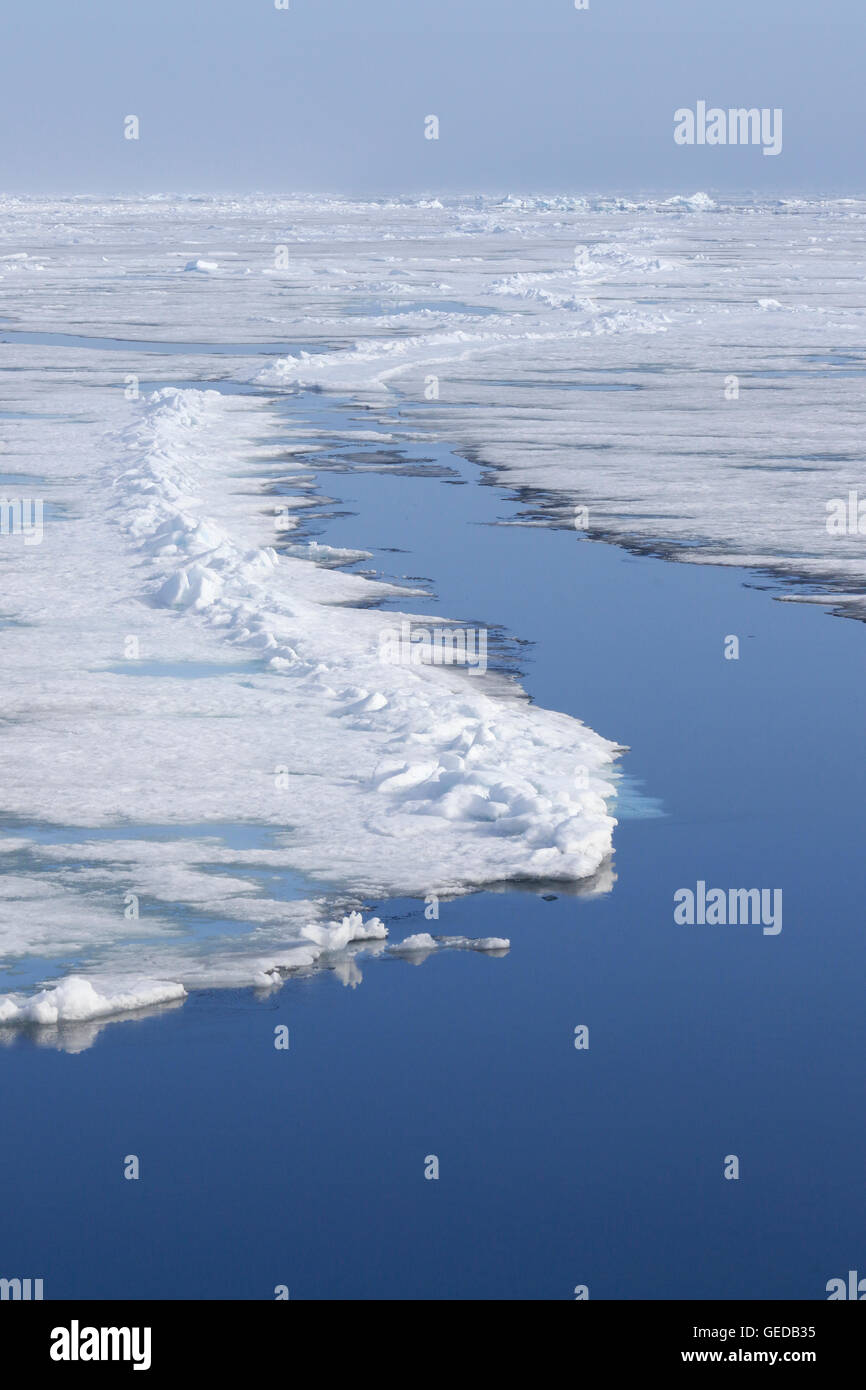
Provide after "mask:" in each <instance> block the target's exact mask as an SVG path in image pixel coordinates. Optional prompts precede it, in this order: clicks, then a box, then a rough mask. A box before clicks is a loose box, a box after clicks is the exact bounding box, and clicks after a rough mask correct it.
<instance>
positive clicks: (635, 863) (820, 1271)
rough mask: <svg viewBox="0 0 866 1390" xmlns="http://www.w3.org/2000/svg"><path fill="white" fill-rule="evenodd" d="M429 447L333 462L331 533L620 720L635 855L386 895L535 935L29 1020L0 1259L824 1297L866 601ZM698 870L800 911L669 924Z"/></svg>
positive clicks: (428, 1286)
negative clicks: (569, 505) (551, 873)
mask: <svg viewBox="0 0 866 1390" xmlns="http://www.w3.org/2000/svg"><path fill="white" fill-rule="evenodd" d="M302 405H303V408H304V409H305V410H313V409H319V410H320V412H321V416H320V418H321V419H326V418H327V415H328V412H329V411H333V410H334V407H333V406H332V405H330V404H328V403H327V402H322V403H321V404H319V405H316V403H315V402H311V401H310V400H306V401H304V402H302ZM378 447H379V448H380V449H381V446H378ZM352 452H353V454H357V453H358V446H357V445H354V446H353V448H352ZM414 453H415V454H416V455H417V458H413V449H412V448H409V449H408V450H406V451H404V459H403V462H404V463H406V464H407V465H408V466H407V467H406V468H405V469H404V471H402V472H401V471H394V469H393V468H391V469H388V468H385V470H384V471H382V472H373V471H358V470H355V469H353V468H352V466H351V463H350V462H347V463H346V472H345V473H343V474H340V473H337V474H336V475H335V474H333V473H331V474H330V476H329V477H328V480H327V489H328V492H329V494H330V495H331V496H337V497H338V498H339V507H338V508H337V507H331V508H330V512H326V511H325V509H324V508H322V510H321V514H320V515H319V516H318V517H313V518H311V519H310V520H309V521H308V525H309V526H310V528H311V529H310V534H317V535H318V536H319V538H320V539H322V540H324V541H326V542H327V543H329V544H331V545H336V546H346V547H361V548H364V549H366V550H369V551H373V552H374V559H373V561H367V562H364V564H363V565H362V567H363V568H369V567H371V566H372V565H375V566H377V567H378V568H379V569H380V570H381V571H382V572H383V573H385V574H387V575H388V576H392V575H395V576H398V577H402V576H404V575H412V576H426V577H428V578H429V580H430V587H431V598H430V599H429V600H424V599H417V600H415V599H413V600H412V607H413V609H414V610H415V611H419V612H423V611H429V612H441V613H445V614H448V615H449V616H451V617H459V618H461V619H462V620H463V621H464V622H466V623H472V622H475V623H478V624H481V623H483V624H485V625H487V626H489V627H491V628H496V629H497V631H498V632H499V634H500V635H501V639H502V640H501V643H500V645H499V647H498V649H497V650H498V652H499V654H500V655H501V658H502V660H503V661H504V662H505V663H506V664H512V665H517V666H518V667H519V669H520V670H521V672H522V676H523V683H524V685H525V687H526V689H527V690H528V691H529V693H530V694H531V696H532V697H533V698H534V699H536V700H537V701H538V702H539V703H541V704H544V705H548V706H551V707H553V708H557V709H562V710H566V711H568V712H570V713H573V714H575V715H577V716H579V717H580V718H582V719H584V720H585V721H586V722H587V723H588V724H589V725H590V726H591V727H593V728H594V729H596V730H597V731H598V732H600V733H602V734H604V735H606V736H608V737H611V738H615V739H617V740H618V741H621V742H622V743H624V744H627V745H628V752H627V753H626V754H625V755H624V757H623V760H622V768H623V773H624V775H625V777H626V779H627V782H626V784H625V785H626V791H625V793H624V795H623V798H622V800H623V802H624V813H623V815H622V819H621V823H620V825H619V827H618V829H617V831H616V835H615V850H616V853H615V861H614V869H615V874H616V881H615V883H614V885H613V888H612V890H611V891H610V892H608V893H605V894H601V895H599V896H596V897H592V896H581V895H575V894H568V893H565V892H562V891H561V890H558V889H556V888H550V887H549V886H542V885H536V886H535V887H527V888H526V889H524V890H523V891H515V890H513V889H512V890H510V891H503V892H485V893H477V894H473V895H471V896H468V897H464V898H461V899H458V900H455V901H451V902H443V903H441V904H440V908H439V913H440V915H439V920H438V921H432V922H431V921H427V920H425V918H424V905H423V903H421V902H419V901H410V900H405V901H383V902H371V903H370V904H369V908H370V909H371V910H374V911H376V912H377V913H378V914H379V915H380V916H382V917H383V919H384V920H385V921H386V923H387V924H388V926H389V928H390V931H391V936H392V939H394V940H399V939H400V938H401V937H402V936H404V935H408V934H410V933H412V932H418V931H425V930H429V931H433V932H434V933H435V932H440V933H443V934H447V935H460V934H466V935H471V936H480V935H497V936H507V937H509V938H510V940H511V943H512V944H511V950H510V952H509V953H508V955H507V956H505V957H504V958H502V959H490V958H488V957H486V956H484V955H482V954H478V953H474V952H467V951H447V950H443V951H442V952H441V953H439V954H437V953H433V954H432V955H431V956H429V957H428V958H427V959H426V960H425V961H424V962H423V964H414V963H412V962H411V961H408V960H405V959H398V958H395V957H388V956H384V957H380V958H378V959H369V960H367V961H365V958H364V956H363V955H359V956H358V958H357V959H358V964H359V966H360V969H361V971H362V973H363V980H362V982H361V983H360V984H359V986H358V987H357V988H346V987H345V986H344V985H343V984H341V983H340V981H339V980H338V978H337V977H336V975H334V974H332V973H325V974H320V975H317V976H314V977H312V978H310V979H305V980H293V981H289V982H288V983H286V985H285V986H284V987H283V988H282V989H281V990H279V991H276V992H273V993H270V994H268V995H267V996H266V997H263V996H257V995H255V994H254V993H252V992H249V991H247V992H243V991H207V992H202V993H197V994H193V995H191V996H190V998H189V999H188V1000H187V1001H186V1003H185V1004H184V1005H183V1007H181V1008H175V1009H168V1010H164V1011H157V1012H155V1013H154V1014H152V1015H150V1016H142V1017H140V1018H138V1019H137V1020H135V1021H131V1022H125V1023H118V1024H109V1025H107V1026H105V1027H104V1028H102V1029H101V1030H98V1029H97V1030H95V1036H94V1038H93V1040H92V1046H89V1047H88V1048H87V1049H86V1050H83V1051H81V1052H79V1053H75V1054H70V1053H65V1052H62V1051H57V1050H54V1049H53V1048H52V1047H51V1046H50V1045H43V1046H39V1045H33V1043H34V1037H33V1036H24V1037H18V1038H17V1040H16V1041H15V1042H14V1043H13V1044H11V1045H10V1046H9V1047H7V1048H4V1049H3V1050H2V1051H0V1111H2V1114H3V1117H4V1130H5V1135H6V1142H5V1143H4V1144H3V1146H2V1156H0V1183H2V1191H3V1194H4V1201H3V1203H2V1212H0V1252H2V1264H3V1269H2V1270H0V1273H3V1274H13V1273H15V1274H19V1275H21V1276H31V1277H41V1278H44V1280H45V1292H46V1297H49V1298H64V1297H69V1298H159V1297H165V1298H178V1299H184V1298H225V1299H229V1298H235V1299H260V1298H264V1299H268V1298H272V1297H273V1296H274V1289H275V1287H276V1286H277V1285H287V1286H288V1288H289V1290H290V1294H291V1298H292V1299H344V1298H345V1299H371V1300H379V1299H389V1298H395V1299H434V1300H435V1299H453V1298H460V1299H481V1298H492V1299H560V1298H562V1299H568V1298H571V1297H573V1296H574V1295H573V1291H574V1288H575V1286H576V1285H578V1284H585V1285H588V1287H589V1291H590V1297H591V1298H593V1299H595V1298H605V1299H634V1298H658V1299H671V1298H699V1299H704V1298H723V1299H724V1298H746V1299H770V1298H779V1299H821V1298H824V1297H826V1293H825V1285H826V1282H827V1280H829V1279H830V1278H833V1277H835V1276H837V1275H844V1274H845V1273H846V1271H847V1270H848V1269H851V1268H861V1269H862V1267H863V1262H864V1260H866V1215H864V1206H863V1201H862V1174H863V1171H864V1163H866V1125H864V1114H863V1105H862V1080H861V1077H862V1056H863V1051H864V1045H866V1021H864V1012H863V1008H862V978H863V966H864V954H866V947H864V933H863V927H862V904H863V900H864V887H866V885H864V870H863V857H862V849H861V840H862V830H861V824H860V808H861V807H862V804H863V799H864V796H863V794H864V780H866V771H864V759H863V756H862V747H863V734H862V693H861V692H862V689H863V678H864V638H866V634H864V630H863V626H862V625H861V624H860V623H857V622H852V621H843V620H841V619H838V618H832V617H830V616H828V615H827V614H826V613H824V612H823V611H821V610H820V609H819V608H816V607H813V606H808V605H800V604H793V603H780V602H776V601H774V597H773V595H774V593H775V592H777V590H774V589H770V588H769V587H764V586H763V581H762V580H761V579H760V577H756V576H755V575H745V574H744V573H743V572H741V571H737V570H733V569H726V568H711V567H704V566H698V565H689V564H684V563H671V562H669V561H666V560H662V559H659V558H652V557H646V556H637V555H632V554H629V553H628V552H627V551H625V550H623V549H618V548H615V547H613V546H609V545H606V544H604V543H600V542H591V541H588V540H586V539H584V538H582V537H581V536H580V535H578V533H576V532H573V531H567V530H555V529H550V528H540V527H537V526H528V527H515V526H510V525H509V526H498V525H495V524H493V523H495V522H496V521H497V520H506V521H513V520H514V519H515V517H516V516H517V515H518V513H519V509H520V503H519V502H515V501H513V500H510V499H509V498H508V497H507V496H506V495H505V494H504V493H503V492H501V491H500V490H499V489H497V488H495V487H493V486H486V487H485V486H481V485H480V483H479V482H478V474H477V471H476V470H475V469H474V468H473V467H472V466H470V465H467V464H465V463H463V462H462V461H461V460H460V459H458V458H456V456H454V455H453V454H451V453H450V452H449V451H447V450H441V449H434V450H431V448H430V446H429V445H425V446H424V447H423V448H421V447H419V448H418V449H417V450H415V451H414ZM329 456H330V457H331V459H332V461H333V460H334V459H335V458H336V457H337V456H336V455H335V454H334V453H332V452H331V453H330V455H329ZM421 458H424V459H431V460H432V467H429V471H428V473H427V474H426V475H425V472H424V466H423V465H421V464H420V459H421ZM414 465H416V466H414ZM443 472H444V473H445V476H441V475H442V473H443ZM395 548H396V549H395ZM405 602H406V601H405V600H403V601H402V605H401V604H395V605H394V606H405ZM731 634H733V635H737V636H739V639H740V658H739V660H737V661H728V660H725V658H724V643H725V638H726V637H727V636H728V635H731ZM515 639H517V640H515ZM527 642H528V643H529V644H530V645H525V644H526V643H527ZM698 880H705V881H706V882H707V883H708V884H709V885H711V886H720V887H724V888H728V887H754V886H758V887H769V888H781V889H782V890H783V894H784V923H783V929H782V931H781V933H779V935H777V936H767V935H764V934H763V932H762V931H761V928H760V927H759V926H725V927H720V926H691V927H687V926H678V925H677V924H676V923H675V922H674V917H673V897H674V893H675V892H676V890H677V889H678V888H680V887H692V888H694V886H695V884H696V882H697V881H698ZM280 1024H286V1025H287V1026H288V1027H289V1029H290V1039H291V1045H290V1048H289V1050H288V1051H278V1050H276V1049H275V1047H274V1029H275V1027H277V1026H278V1025H280ZM578 1025H585V1026H586V1027H587V1028H588V1029H589V1047H588V1049H586V1050H577V1049H576V1048H575V1046H574V1032H575V1028H576V1027H577V1026H578ZM130 1154H135V1155H137V1156H138V1157H139V1159H140V1163H141V1177H140V1179H139V1180H138V1181H134V1182H130V1181H126V1180H125V1179H124V1177H123V1165H124V1159H125V1157H126V1156H127V1155H130ZM431 1155H435V1156H437V1158H438V1160H439V1164H440V1175H439V1178H438V1180H435V1181H429V1180H427V1179H426V1178H425V1176H424V1172H425V1165H426V1161H427V1159H428V1157H429V1156H431ZM728 1155H737V1156H738V1158H739V1162H740V1177H739V1179H738V1180H736V1181H728V1180H726V1179H725V1177H724V1175H723V1174H724V1167H725V1161H726V1158H727V1156H728Z"/></svg>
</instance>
